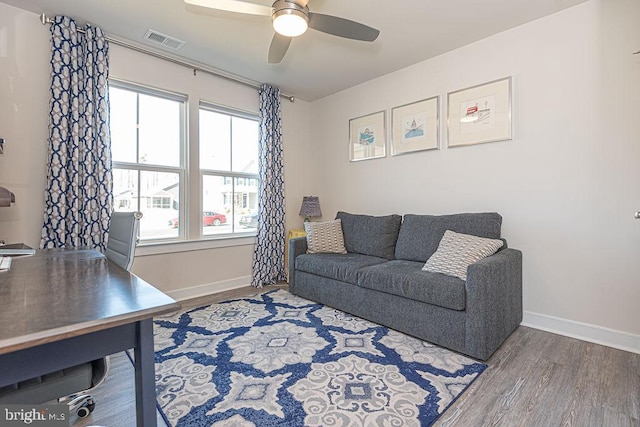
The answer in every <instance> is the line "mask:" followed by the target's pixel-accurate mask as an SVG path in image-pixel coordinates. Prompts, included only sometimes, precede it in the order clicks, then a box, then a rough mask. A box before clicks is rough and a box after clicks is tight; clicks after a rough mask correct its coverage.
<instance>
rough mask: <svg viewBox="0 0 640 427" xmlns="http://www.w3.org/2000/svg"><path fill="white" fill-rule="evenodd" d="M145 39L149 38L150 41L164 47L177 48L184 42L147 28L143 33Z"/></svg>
mask: <svg viewBox="0 0 640 427" xmlns="http://www.w3.org/2000/svg"><path fill="white" fill-rule="evenodd" d="M144 39H145V40H149V41H150V42H153V43H157V44H161V45H163V46H166V47H170V48H171V49H175V50H178V49H180V48H181V47H182V46H183V45H184V43H185V42H183V41H182V40H178V39H177V38H175V37H171V36H167V35H166V34H162V33H159V32H157V31H155V30H148V31H147V33H146V34H145V35H144Z"/></svg>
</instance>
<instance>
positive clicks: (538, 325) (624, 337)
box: [521, 311, 640, 354]
mask: <svg viewBox="0 0 640 427" xmlns="http://www.w3.org/2000/svg"><path fill="white" fill-rule="evenodd" d="M521 325H522V326H528V327H530V328H534V329H540V330H542V331H546V332H552V333H554V334H558V335H564V336H567V337H570V338H576V339H579V340H582V341H588V342H592V343H595V344H601V345H605V346H607V347H613V348H617V349H620V350H625V351H630V352H632V353H637V354H640V335H635V334H630V333H628V332H623V331H618V330H615V329H609V328H604V327H602V326H596V325H590V324H588V323H582V322H576V321H573V320H567V319H562V318H560V317H554V316H548V315H546V314H540V313H533V312H531V311H525V312H524V315H523V319H522V323H521Z"/></svg>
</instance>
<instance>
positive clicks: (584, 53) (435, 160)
mask: <svg viewBox="0 0 640 427" xmlns="http://www.w3.org/2000/svg"><path fill="white" fill-rule="evenodd" d="M639 18H640V2H637V1H636V0H602V1H599V0H592V1H590V2H587V3H584V4H582V5H579V6H576V7H573V8H571V9H568V10H566V11H564V12H560V13H558V14H555V15H552V16H550V17H547V18H544V19H541V20H538V21H535V22H532V23H529V24H527V25H523V26H521V27H518V28H515V29H512V30H509V31H506V32H504V33H501V34H498V35H495V36H492V37H490V38H487V39H485V40H482V41H479V42H477V43H474V44H472V45H469V46H466V47H464V48H461V49H458V50H456V51H453V52H450V53H447V54H444V55H441V56H439V57H436V58H433V59H431V60H428V61H425V62H422V63H420V64H417V65H415V66H412V67H409V68H406V69H403V70H401V71H398V72H395V73H392V74H389V75H387V76H384V77H382V78H378V79H376V80H373V81H370V82H367V83H365V84H362V85H360V86H357V87H354V88H351V89H348V90H345V91H343V92H341V93H338V94H336V95H333V96H330V97H327V98H324V99H322V100H319V101H316V102H314V103H313V104H312V117H313V121H312V123H311V134H312V135H314V139H315V142H316V143H315V144H314V145H313V147H312V150H314V151H313V152H312V157H313V158H314V159H317V162H318V163H321V164H323V170H322V171H321V174H320V176H318V177H316V179H315V180H314V183H315V187H314V192H315V193H317V194H318V195H319V196H320V200H321V201H322V202H323V204H322V207H323V210H324V211H325V213H326V216H330V215H332V214H335V212H336V211H337V210H346V211H351V212H355V213H369V214H389V213H400V214H402V213H428V214H443V213H456V212H481V211H497V212H499V213H501V214H502V216H503V218H504V220H503V236H505V237H506V238H507V239H508V241H509V244H510V246H512V247H514V248H518V249H521V250H522V251H523V253H524V266H523V268H524V309H525V310H526V313H525V322H527V323H528V324H530V325H534V326H537V327H541V328H545V329H550V330H558V331H561V332H563V333H565V334H568V335H576V336H582V337H585V338H588V339H591V340H593V341H602V342H607V343H609V344H613V345H616V346H618V347H622V348H631V349H634V350H635V351H639V352H640V310H638V303H639V302H640V286H639V284H640V221H638V220H635V219H634V218H633V214H634V211H636V210H640V192H639V191H638V185H639V183H640V163H639V161H640V126H639V123H640V122H639V121H638V119H637V118H636V117H635V116H637V112H638V102H639V101H640V55H636V56H633V55H632V52H634V51H636V50H638V49H640V22H639ZM505 76H513V92H514V96H513V100H514V106H513V112H514V119H513V124H514V135H515V137H514V138H513V140H511V141H505V142H496V143H489V144H481V145H476V146H469V147H457V148H451V149H447V148H446V140H447V136H446V128H447V126H446V95H447V92H450V91H454V90H457V89H461V88H465V87H468V86H473V85H476V84H480V83H483V82H487V81H492V80H495V79H498V78H502V77H505ZM435 95H439V96H440V97H441V105H442V110H441V112H440V114H441V115H440V117H441V140H442V141H443V143H442V149H441V150H439V151H427V152H419V153H412V154H407V155H402V156H396V157H391V156H388V157H386V158H383V159H374V160H367V161H360V162H354V163H350V162H349V161H348V151H347V144H348V121H349V119H350V118H354V117H359V116H362V115H364V114H368V113H371V112H375V111H379V110H386V111H387V118H388V117H389V115H390V110H391V108H392V107H394V106H398V105H403V104H406V103H409V102H413V101H416V100H419V99H423V98H428V97H431V96H435ZM387 123H390V122H389V121H387ZM388 133H389V134H390V132H388Z"/></svg>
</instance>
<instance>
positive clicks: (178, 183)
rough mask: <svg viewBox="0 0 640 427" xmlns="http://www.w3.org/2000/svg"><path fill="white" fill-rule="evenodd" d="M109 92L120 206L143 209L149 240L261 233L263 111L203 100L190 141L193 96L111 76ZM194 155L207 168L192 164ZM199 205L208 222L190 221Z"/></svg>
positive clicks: (142, 231) (115, 191) (142, 229)
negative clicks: (189, 161) (190, 166)
mask: <svg viewBox="0 0 640 427" xmlns="http://www.w3.org/2000/svg"><path fill="white" fill-rule="evenodd" d="M109 96H110V110H111V149H112V159H113V181H114V183H113V194H114V206H115V209H116V210H117V211H132V210H139V211H141V212H142V213H143V217H142V220H141V221H140V238H141V239H142V240H147V241H150V240H157V241H158V240H159V241H173V240H183V239H186V238H188V237H191V238H194V237H195V238H197V237H198V236H201V237H205V238H212V237H234V236H236V235H237V236H247V235H252V234H255V232H256V229H257V208H258V186H259V184H260V182H259V176H258V138H259V135H258V130H259V119H258V116H257V115H256V114H251V113H246V112H242V111H236V110H231V109H228V108H223V107H218V106H215V105H213V104H210V103H204V102H200V104H199V105H198V108H199V114H198V115H197V116H196V117H195V119H197V120H198V122H199V125H198V127H197V132H198V134H197V135H195V131H193V132H192V133H191V137H192V139H193V141H192V143H191V144H189V141H188V138H187V130H188V129H190V128H191V129H193V127H190V126H189V123H188V122H187V114H186V112H187V110H188V109H189V107H188V99H187V96H186V95H181V94H176V93H171V92H165V91H162V90H157V89H151V88H147V87H144V86H139V85H134V84H131V83H124V82H120V81H114V80H111V81H110V82H109ZM189 150H190V151H189ZM189 152H190V153H191V154H189V156H190V157H189V156H187V153H189ZM194 154H195V155H197V157H198V162H199V164H200V169H199V170H198V169H195V170H189V169H188V165H187V160H186V159H187V158H190V159H192V160H193V159H194V158H195V156H194ZM198 162H194V163H193V164H194V165H197V164H198ZM195 167H197V166H195ZM198 176H199V178H200V179H199V182H198ZM189 178H191V180H190V181H189ZM187 189H188V191H187ZM188 196H189V197H188ZM196 210H197V211H199V212H200V213H201V214H202V217H201V218H202V222H200V221H197V222H196V223H194V221H187V218H192V219H193V216H192V215H189V212H194V211H196ZM187 226H188V228H187Z"/></svg>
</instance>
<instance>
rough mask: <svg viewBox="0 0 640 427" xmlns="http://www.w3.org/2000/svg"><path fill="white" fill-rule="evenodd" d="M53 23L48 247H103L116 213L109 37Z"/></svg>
mask: <svg viewBox="0 0 640 427" xmlns="http://www.w3.org/2000/svg"><path fill="white" fill-rule="evenodd" d="M50 30H51V47H52V49H51V103H50V120H49V159H48V165H47V186H46V189H45V212H44V224H43V227H42V239H41V241H40V247H41V248H78V247H83V248H94V249H99V250H102V251H104V249H105V247H106V242H107V237H108V231H109V219H110V215H111V210H112V205H113V196H112V185H113V183H112V171H111V141H110V134H109V100H108V78H109V60H108V52H109V46H108V42H107V40H106V38H105V36H104V34H103V32H102V30H101V29H100V28H95V27H92V26H90V25H87V26H86V27H85V28H84V29H79V28H77V25H76V22H75V21H74V20H72V19H70V18H68V17H64V16H56V18H55V20H54V22H53V24H52V25H51V27H50Z"/></svg>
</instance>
